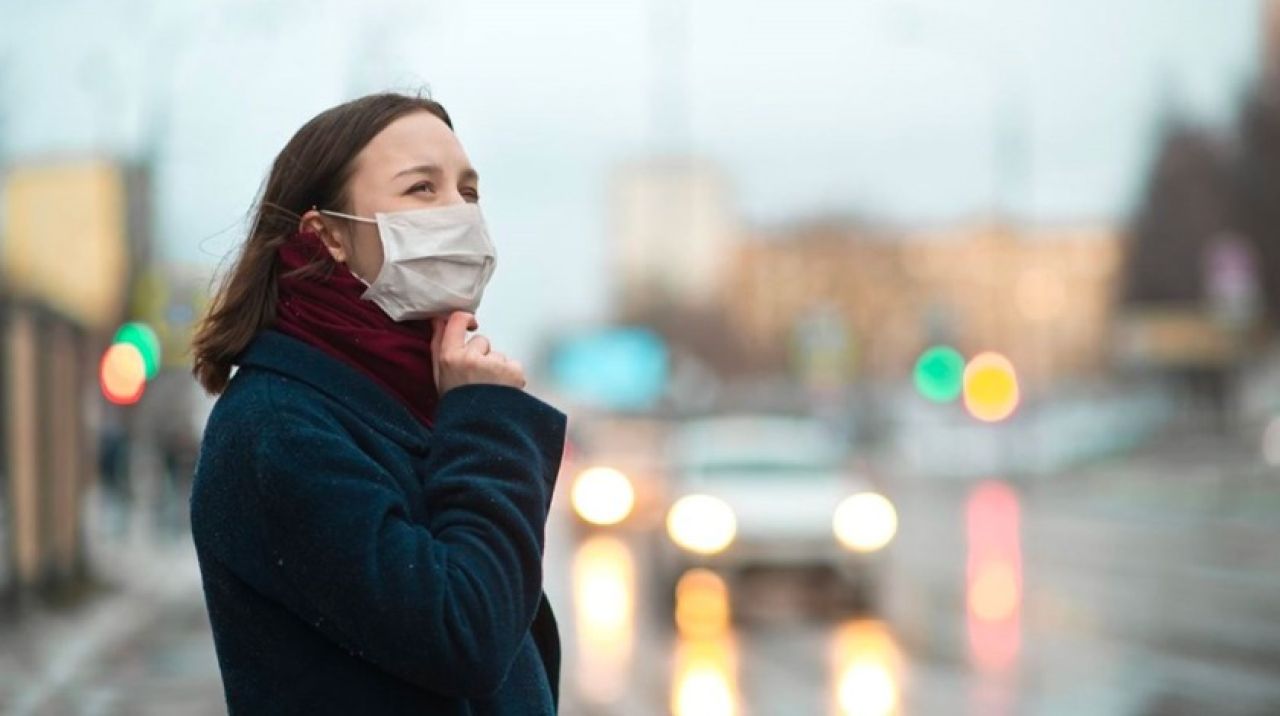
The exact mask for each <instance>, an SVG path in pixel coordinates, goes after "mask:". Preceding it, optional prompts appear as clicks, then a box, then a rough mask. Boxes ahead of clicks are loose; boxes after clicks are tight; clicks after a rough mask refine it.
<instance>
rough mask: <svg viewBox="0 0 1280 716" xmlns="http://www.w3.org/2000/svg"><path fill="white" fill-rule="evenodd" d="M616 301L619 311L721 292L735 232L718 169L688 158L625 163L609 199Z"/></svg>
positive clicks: (695, 300) (699, 301)
mask: <svg viewBox="0 0 1280 716" xmlns="http://www.w3.org/2000/svg"><path fill="white" fill-rule="evenodd" d="M611 206H612V217H611V220H612V227H611V229H612V230H611V232H610V235H611V236H612V237H613V251H614V255H613V271H612V275H613V276H614V277H615V278H616V281H617V284H616V285H617V287H618V294H617V296H616V300H615V305H616V306H617V307H618V309H619V312H620V313H621V314H622V315H624V316H635V315H638V314H646V313H649V312H651V311H652V310H653V309H655V308H662V309H665V308H668V307H671V306H683V307H689V308H694V307H705V306H707V305H708V304H711V303H713V302H714V301H716V300H718V299H719V298H720V292H721V289H722V287H723V284H724V279H725V276H726V271H725V269H726V268H727V266H726V263H725V260H724V258H725V256H727V255H728V254H729V253H730V251H731V249H732V247H733V244H734V241H735V239H736V238H737V236H738V230H737V226H736V214H735V210H734V207H733V203H732V198H731V194H730V188H729V185H728V182H727V180H726V178H725V177H724V175H723V174H722V173H721V172H720V171H719V170H718V169H717V168H716V167H715V166H713V165H711V164H708V163H705V162H700V161H698V160H694V159H683V158H670V159H659V160H652V161H647V162H640V163H635V164H630V165H626V166H624V167H623V168H622V169H621V170H619V171H618V173H617V175H616V176H615V180H614V194H613V197H612V204H611Z"/></svg>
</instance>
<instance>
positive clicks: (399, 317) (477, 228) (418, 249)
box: [320, 203, 498, 321]
mask: <svg viewBox="0 0 1280 716" xmlns="http://www.w3.org/2000/svg"><path fill="white" fill-rule="evenodd" d="M320 213H322V214H329V215H330V216H340V217H342V218H344V219H353V220H355V221H363V222H365V223H369V224H377V225H378V237H379V238H380V239H381V241H382V269H381V270H380V271H379V272H378V275H377V276H376V277H375V278H374V280H373V283H369V282H368V281H366V280H365V279H363V278H361V277H359V276H356V278H358V279H360V281H361V282H362V283H364V285H366V286H368V288H367V289H366V290H365V292H364V293H363V294H362V295H361V296H360V297H361V298H363V299H364V300H366V301H373V302H374V303H376V304H378V306H379V307H381V308H382V310H383V311H385V312H386V313H387V315H388V316H390V317H391V319H392V320H395V321H410V320H416V319H421V318H427V317H428V316H432V315H440V314H446V315H447V314H448V313H450V312H451V311H468V312H475V310H476V308H477V307H478V306H479V305H480V299H481V298H482V297H483V296H484V288H485V285H486V284H488V283H489V277H490V276H492V275H493V270H494V268H495V267H496V266H497V263H498V256H497V251H496V250H495V249H494V246H493V242H492V241H490V240H489V232H488V230H487V229H486V228H485V224H484V217H482V216H481V215H480V207H479V205H477V204H471V203H467V204H454V205H451V206H445V207H432V208H430V209H412V210H409V211H393V212H385V213H384V212H375V213H374V217H375V218H373V219H368V218H365V217H362V216H352V215H350V214H342V213H339V212H336V211H328V210H326V209H321V210H320ZM353 275H354V272H353Z"/></svg>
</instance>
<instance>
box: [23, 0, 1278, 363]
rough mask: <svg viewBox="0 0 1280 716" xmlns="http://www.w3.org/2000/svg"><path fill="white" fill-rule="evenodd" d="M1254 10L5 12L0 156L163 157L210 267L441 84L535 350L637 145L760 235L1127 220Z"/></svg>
mask: <svg viewBox="0 0 1280 716" xmlns="http://www.w3.org/2000/svg"><path fill="white" fill-rule="evenodd" d="M1258 3H1259V0H963V1H962V0H829V1H828V0H823V1H819V0H786V1H783V0H760V1H756V2H752V1H749V0H685V1H684V2H680V1H679V0H609V1H608V2H600V1H599V0H577V1H574V2H529V1H528V0H514V1H510V2H492V1H483V0H466V1H465V2H463V1H462V0H458V1H456V2H451V3H442V2H408V1H390V2H384V3H377V2H369V1H367V0H364V1H361V2H355V1H354V0H347V1H346V2H334V1H325V0H309V1H308V2H298V1H292V0H290V1H287V2H275V3H268V2H260V1H256V0H231V1H228V2H221V3H217V2H197V1H196V0H187V1H185V2H178V1H174V2H165V3H161V2H136V1H134V2H127V1H117V2H112V1H105V2H103V1H96V2H89V1H87V0H67V1H66V2H57V1H50V2H40V3H28V2H20V0H0V9H2V14H0V16H2V17H4V20H5V21H4V23H3V25H2V26H0V42H3V46H2V47H0V152H2V153H3V156H4V157H5V159H7V160H8V161H21V160H27V159H35V158H45V157H50V156H78V155H83V154H85V153H93V152H108V153H111V154H115V155H120V156H125V157H132V156H137V155H138V154H140V153H142V152H146V151H150V152H154V155H155V156H156V157H157V158H158V164H157V174H156V181H157V187H156V188H157V194H156V202H157V205H156V212H157V227H156V229H157V240H158V242H159V244H160V247H159V251H160V253H161V255H162V256H164V257H166V258H168V259H171V260H176V261H181V262H186V263H202V264H210V265H212V264H216V263H218V262H219V261H221V260H222V259H223V257H224V256H226V255H227V254H228V253H229V252H231V251H232V250H233V249H234V247H235V245H236V244H237V242H238V241H240V240H241V239H242V238H243V229H244V221H243V220H244V214H245V211H246V209H247V208H248V206H249V204H250V202H251V200H252V198H253V196H254V194H255V192H256V191H257V189H258V187H259V185H260V183H261V181H262V179H263V176H264V174H265V172H266V170H267V167H268V166H269V164H270V162H271V160H272V158H273V157H274V155H275V153H276V152H277V151H279V149H280V148H281V146H283V144H284V142H285V141H286V140H287V139H288V137H289V135H290V134H292V133H293V131H295V130H296V129H297V127H298V126H300V125H301V124H302V123H303V122H304V121H306V120H307V119H308V118H310V117H311V116H312V115H314V114H315V113H316V112H318V111H320V110H322V109H324V108H326V107H328V106H331V105H332V104H335V103H337V102H339V101H342V100H344V99H347V98H349V97H351V96H354V95H357V94H361V93H364V92H367V91H372V90H376V89H382V88H387V87H390V88H395V89H417V88H419V87H422V86H429V87H430V89H431V90H432V93H433V94H434V96H435V97H436V98H437V99H439V100H441V101H442V102H443V103H444V104H445V105H446V106H447V107H448V108H449V110H450V112H451V113H452V114H453V116H454V118H455V122H456V124H457V128H458V132H459V135H460V136H461V138H462V140H463V143H464V145H465V146H466V147H467V149H468V151H469V153H470V154H471V158H472V160H473V162H474V163H475V164H476V166H477V167H478V168H479V169H480V172H481V174H482V175H483V177H484V178H483V181H482V185H483V187H482V188H483V191H484V207H485V212H486V216H487V217H488V220H489V223H490V228H491V231H492V233H493V235H494V239H495V241H496V242H497V244H498V248H499V257H500V258H499V268H498V270H497V272H496V273H495V275H494V279H493V283H492V284H491V288H490V290H489V292H488V294H487V296H486V303H485V306H484V307H482V308H481V310H480V317H481V322H482V330H487V331H488V332H491V333H492V334H493V335H494V336H495V345H497V344H499V343H502V344H504V345H505V347H506V348H507V349H508V352H510V353H512V354H513V355H515V356H517V357H521V358H525V357H527V352H528V351H529V350H531V347H532V345H533V341H534V340H535V339H536V337H537V336H538V335H539V334H540V333H542V332H544V331H545V330H546V328H547V327H548V326H549V325H550V324H552V323H554V324H565V323H568V324H579V323H586V322H590V321H593V320H595V319H597V318H599V317H600V316H601V315H602V313H603V312H604V310H605V308H606V306H607V298H606V297H607V290H606V286H607V277H606V276H605V275H604V270H605V269H606V267H607V261H606V259H607V256H608V254H607V251H608V247H607V243H606V239H607V236H606V227H607V221H606V219H607V211H608V207H607V205H606V203H605V200H606V197H607V188H608V177H609V172H610V169H611V168H612V167H615V166H617V164H618V163H619V162H621V161H625V160H629V159H635V158H642V157H645V156H649V155H651V154H652V153H654V152H656V151H659V150H662V151H667V150H672V151H680V152H693V153H696V154H699V155H702V156H707V157H710V158H712V159H714V160H715V161H718V162H720V163H721V164H722V165H723V166H724V167H725V168H726V170H727V172H728V176H729V177H730V179H731V180H732V182H733V185H734V187H735V190H736V200H737V204H738V209H739V211H740V212H741V213H742V215H743V216H744V217H745V218H746V219H747V220H748V221H754V222H769V223H773V222H780V221H786V220H789V219H795V218H803V217H805V216H809V215H812V214H814V213H823V212H840V213H858V214H864V215H868V216H871V217H877V218H882V219H889V220H894V221H899V222H904V223H922V222H924V223H938V222H946V221H951V220H956V219H959V218H962V217H966V216H972V215H975V214H978V213H981V212H983V211H986V210H987V209H989V208H990V207H992V206H993V205H998V206H1001V207H1004V208H1007V209H1011V210H1013V211H1015V212H1017V213H1018V214H1020V215H1022V216H1025V217H1031V218H1035V219H1041V220H1054V221H1058V220H1062V221H1075V220H1090V221H1092V220H1114V219H1118V218H1121V217H1123V215H1124V214H1125V212H1127V211H1128V208H1129V206H1130V205H1131V204H1132V201H1133V199H1134V196H1135V193H1136V191H1137V190H1138V187H1139V182H1140V180H1141V178H1142V175H1143V172H1144V170H1145V166H1146V162H1147V161H1148V159H1149V155H1150V151H1151V141H1152V130H1153V128H1154V127H1155V126H1156V125H1157V123H1158V121H1159V116H1160V114H1161V113H1162V111H1164V110H1166V109H1169V108H1177V109H1178V110H1179V111H1181V112H1183V113H1185V114H1188V115H1190V116H1192V117H1193V118H1195V119H1197V120H1198V121H1202V122H1204V123H1206V124H1209V125H1211V126H1216V127H1220V128H1225V127H1227V126H1228V125H1229V123H1230V121H1231V118H1232V115H1233V113H1234V111H1235V105H1236V103H1237V100H1238V98H1239V96H1240V93H1241V92H1242V90H1243V89H1244V87H1245V84H1246V81H1247V80H1248V78H1249V77H1250V76H1251V75H1252V74H1253V73H1254V72H1255V71H1256V65H1257V61H1256V58H1257V55H1258V39H1259V38H1258V30H1257V17H1258V13H1259V10H1258ZM486 318H488V319H489V320H487V321H486Z"/></svg>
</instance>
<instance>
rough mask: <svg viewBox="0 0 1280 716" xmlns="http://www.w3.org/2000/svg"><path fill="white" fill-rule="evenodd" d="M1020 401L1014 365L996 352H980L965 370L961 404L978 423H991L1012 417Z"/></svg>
mask: <svg viewBox="0 0 1280 716" xmlns="http://www.w3.org/2000/svg"><path fill="white" fill-rule="evenodd" d="M1019 399H1020V395H1019V390H1018V376H1017V373H1016V372H1015V371H1014V369H1013V363H1011V362H1010V361H1009V359H1008V358H1005V357H1004V356H1002V355H1000V354H999V353H993V352H987V353H979V354H978V355H976V356H974V357H973V360H970V361H969V365H968V366H966V367H965V369H964V405H965V408H966V409H968V411H969V414H970V415H972V416H973V417H975V418H977V419H978V420H983V421H986V422H990V423H994V422H998V421H1001V420H1004V419H1005V418H1007V417H1009V416H1010V415H1013V411H1015V410H1017V408H1018V401H1019Z"/></svg>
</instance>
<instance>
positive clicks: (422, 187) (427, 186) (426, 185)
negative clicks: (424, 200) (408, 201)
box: [409, 181, 435, 193]
mask: <svg viewBox="0 0 1280 716" xmlns="http://www.w3.org/2000/svg"><path fill="white" fill-rule="evenodd" d="M417 191H435V189H434V188H433V187H432V186H431V182H427V181H422V182H418V183H417V184H414V185H413V186H411V187H409V193H413V192H417Z"/></svg>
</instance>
